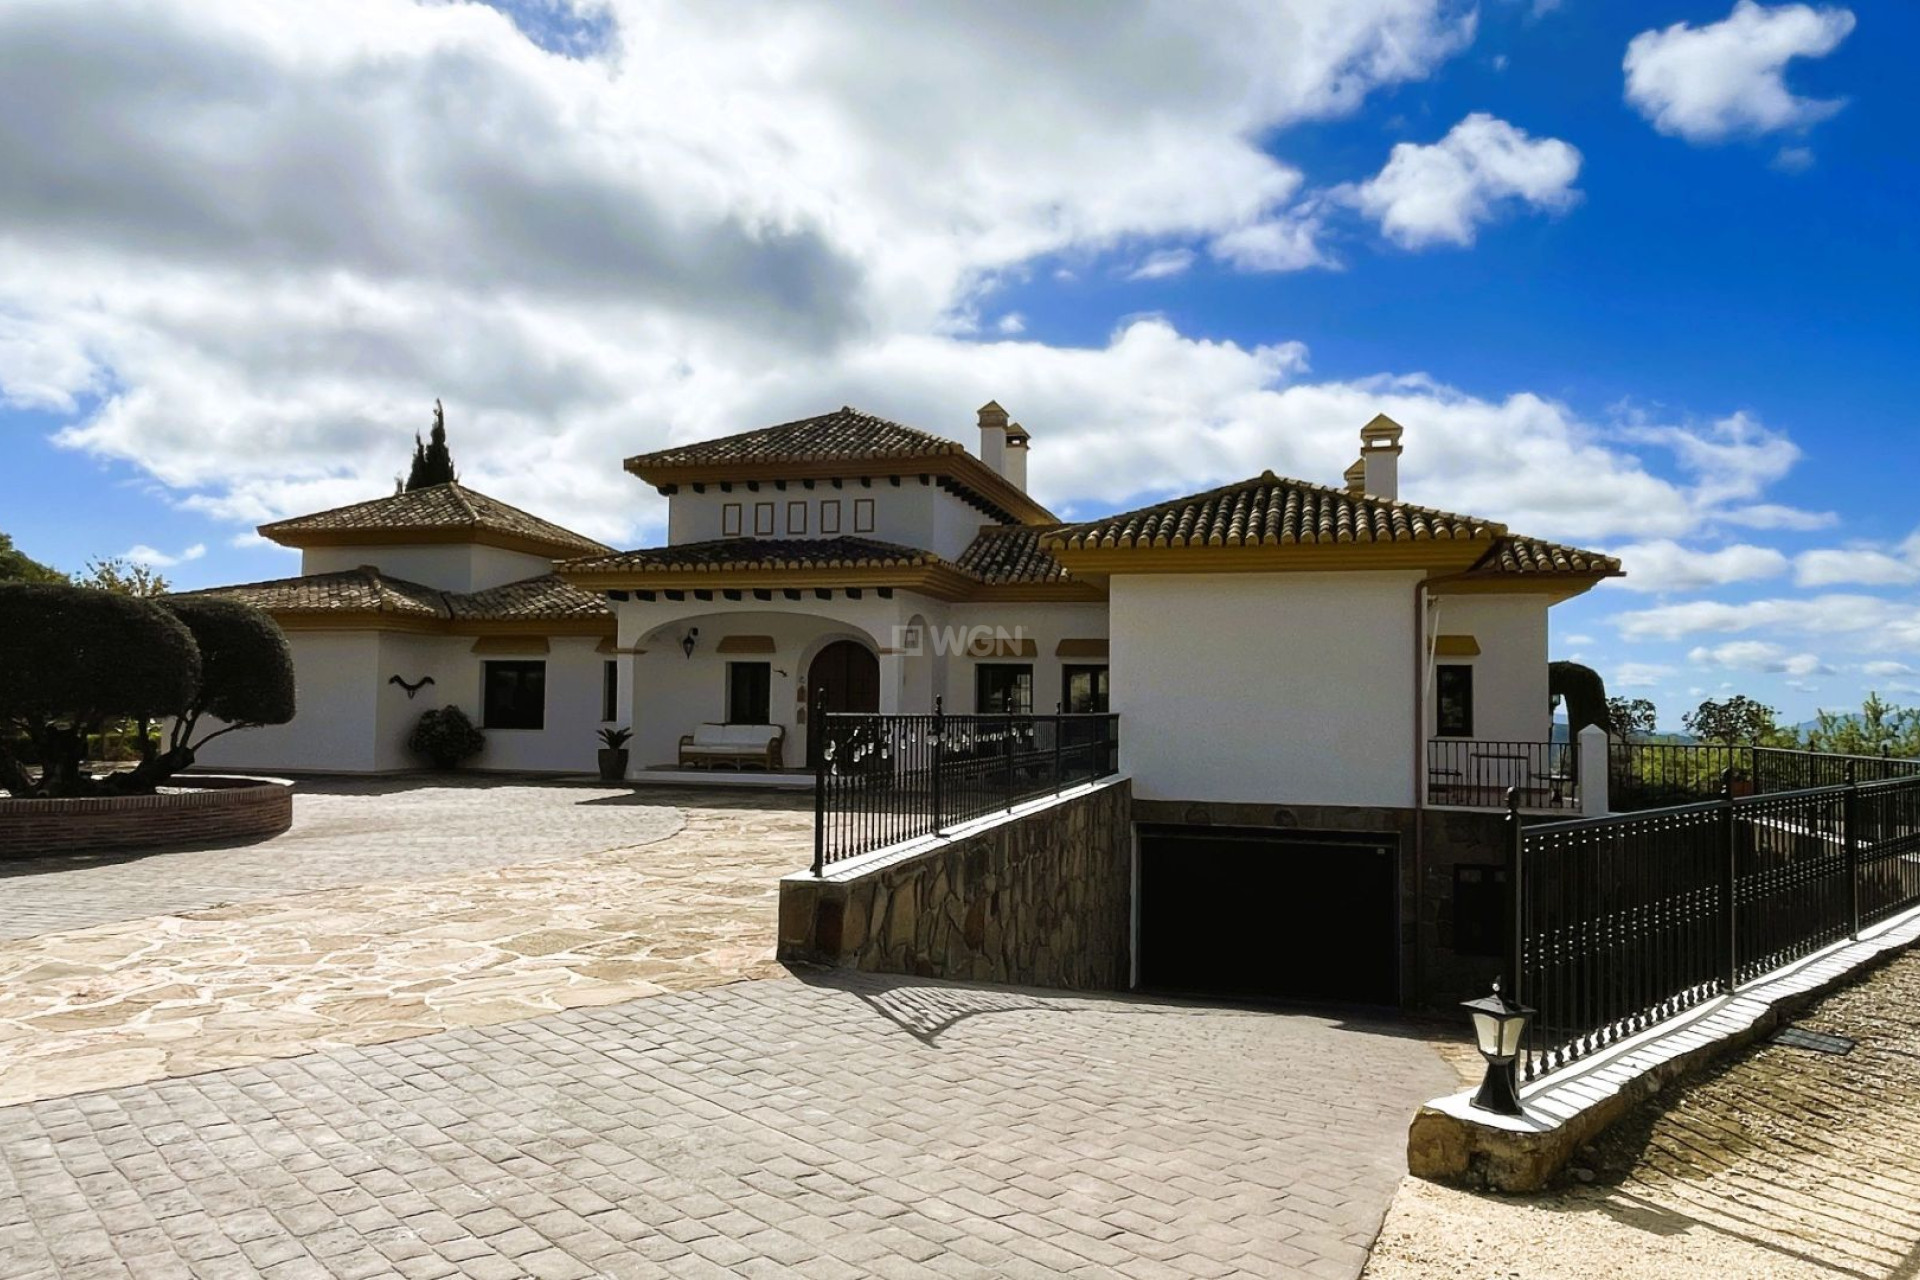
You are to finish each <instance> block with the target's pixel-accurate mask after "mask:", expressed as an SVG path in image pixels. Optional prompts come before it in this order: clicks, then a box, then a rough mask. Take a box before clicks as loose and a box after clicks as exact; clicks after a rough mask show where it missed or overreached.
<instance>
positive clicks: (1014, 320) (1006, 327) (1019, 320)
mask: <svg viewBox="0 0 1920 1280" xmlns="http://www.w3.org/2000/svg"><path fill="white" fill-rule="evenodd" d="M993 327H994V328H995V329H996V330H998V331H999V332H1001V333H1005V334H1015V333H1025V332H1026V330H1027V318H1026V317H1025V316H1023V315H1021V314H1020V313H1019V312H1018V311H1009V312H1007V314H1005V315H1003V316H1001V317H1000V320H999V323H997V324H995V325H994V326H993Z"/></svg>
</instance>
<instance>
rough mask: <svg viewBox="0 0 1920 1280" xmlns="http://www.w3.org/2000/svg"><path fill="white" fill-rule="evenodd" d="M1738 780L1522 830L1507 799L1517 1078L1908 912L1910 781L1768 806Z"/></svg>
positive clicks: (1917, 894)
mask: <svg viewBox="0 0 1920 1280" xmlns="http://www.w3.org/2000/svg"><path fill="white" fill-rule="evenodd" d="M1840 767H1841V769H1842V770H1843V773H1844V771H1845V769H1846V762H1845V761H1843V762H1842V764H1841V766H1840ZM1858 772H1859V770H1858V767H1857V763H1856V767H1855V769H1854V776H1855V778H1856V779H1857V775H1858ZM1734 781H1735V779H1734V778H1733V777H1732V776H1727V777H1723V780H1722V784H1721V794H1720V795H1719V796H1718V797H1717V798H1715V799H1712V800H1708V801H1703V802H1699V803H1694V804H1686V805H1679V806H1674V807H1670V808H1664V809H1657V810H1652V811H1649V812H1644V813H1629V814H1619V815H1615V816H1612V817H1606V818H1592V819H1583V820H1576V821H1572V822H1555V823H1547V824H1536V825H1532V826H1526V825H1523V823H1522V821H1521V818H1520V815H1519V811H1518V808H1517V802H1518V797H1515V798H1514V801H1513V802H1512V803H1511V804H1510V812H1509V816H1508V823H1509V828H1510V835H1509V848H1508V853H1507V857H1508V868H1507V883H1508V894H1509V898H1508V907H1509V912H1510V919H1511V925H1510V929H1509V936H1508V954H1507V969H1508V973H1509V974H1515V975H1518V981H1517V983H1516V984H1515V985H1516V986H1517V994H1516V993H1514V992H1509V994H1510V995H1515V998H1517V999H1519V1000H1521V1001H1522V1002H1524V1003H1526V1004H1529V1005H1531V1006H1533V1008H1534V1009H1535V1011H1536V1012H1535V1015H1534V1018H1533V1020H1532V1023H1531V1024H1530V1026H1529V1029H1528V1036H1527V1039H1528V1043H1527V1046H1526V1049H1525V1053H1524V1056H1523V1059H1522V1066H1523V1071H1524V1074H1525V1077H1526V1078H1527V1079H1533V1078H1534V1077H1536V1076H1538V1075H1541V1074H1544V1073H1545V1072H1548V1071H1552V1070H1555V1069H1557V1068H1559V1067H1562V1066H1565V1065H1567V1064H1568V1063H1570V1062H1574V1061H1577V1060H1578V1059H1580V1058H1582V1057H1585V1056H1586V1055H1588V1054H1591V1053H1593V1052H1595V1051H1596V1050H1599V1049H1603V1048H1605V1047H1606V1046H1608V1045H1610V1044H1614V1043H1616V1042H1618V1041H1620V1040H1622V1039H1625V1038H1626V1037H1628V1036H1631V1035H1634V1034H1636V1033H1637V1032H1639V1031H1642V1030H1644V1029H1646V1028H1647V1027H1650V1026H1652V1025H1653V1024H1654V1023H1657V1022H1660V1021H1662V1020H1664V1019H1666V1018H1670V1017H1672V1016H1674V1015H1675V1014H1678V1013H1681V1012H1683V1011H1685V1010H1687V1009H1689V1008H1692V1007H1693V1006H1695V1005H1697V1004H1700V1003H1701V1002H1702V1001H1705V1000H1708V999H1711V998H1713V997H1715V996H1720V995H1724V994H1726V993H1728V992H1731V991H1733V990H1734V989H1735V988H1736V987H1738V986H1739V985H1740V984H1741V983H1744V982H1748V981H1751V980H1752V979H1754V978H1757V977H1759V976H1761V975H1762V974H1765V973H1768V972H1770V971H1771V970H1774V969H1777V968H1779V967H1780V966H1781V965H1783V964H1788V963H1790V962H1792V961H1794V960H1797V959H1799V958H1801V957H1802V956H1805V955H1808V954H1810V953H1812V952H1814V951H1817V950H1819V949H1820V948H1821V947H1824V946H1826V945H1828V944H1829V943H1832V942H1835V941H1838V940H1839V939H1841V938H1845V937H1849V936H1857V935H1858V933H1859V931H1860V929H1861V927H1862V926H1863V925H1865V924H1871V923H1873V922H1875V921H1878V920H1881V919H1884V918H1886V917H1887V916H1890V915H1892V914H1894V913H1895V912H1898V911H1900V910H1902V909H1904V908H1906V907H1910V906H1912V905H1914V904H1915V903H1920V777H1905V778H1895V779H1890V780H1885V781H1873V782H1865V783H1861V782H1858V781H1857V780H1856V781H1848V782H1842V783H1841V784H1840V785H1837V786H1819V787H1812V788H1804V789H1799V790H1793V791H1784V792H1778V793H1774V794H1765V795H1762V794H1755V795H1739V794H1735V789H1734V786H1733V783H1734Z"/></svg>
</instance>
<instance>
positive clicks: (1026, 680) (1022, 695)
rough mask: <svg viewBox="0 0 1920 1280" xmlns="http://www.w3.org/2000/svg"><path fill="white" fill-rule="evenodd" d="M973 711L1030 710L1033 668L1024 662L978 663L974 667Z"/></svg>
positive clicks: (995, 713) (1014, 712)
mask: <svg viewBox="0 0 1920 1280" xmlns="http://www.w3.org/2000/svg"><path fill="white" fill-rule="evenodd" d="M974 710H975V711H977V712H979V713H980V714H981V715H1004V714H1006V713H1009V712H1011V713H1013V714H1015V715H1026V714H1029V713H1031V712H1032V711H1033V668H1032V667H1031V666H1029V665H1027V664H1026V663H1012V662H983V663H980V664H979V665H978V666H976V667H975V668H974Z"/></svg>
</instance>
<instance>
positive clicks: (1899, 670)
mask: <svg viewBox="0 0 1920 1280" xmlns="http://www.w3.org/2000/svg"><path fill="white" fill-rule="evenodd" d="M1860 670H1861V671H1862V672H1863V673H1865V674H1867V675H1870V676H1873V677H1875V678H1876V679H1885V678H1887V677H1890V676H1911V675H1920V672H1916V671H1915V670H1914V669H1913V668H1912V667H1910V666H1908V665H1907V664H1906V663H1904V662H1886V661H1881V662H1869V663H1867V664H1865V665H1864V666H1862V667H1861V668H1860Z"/></svg>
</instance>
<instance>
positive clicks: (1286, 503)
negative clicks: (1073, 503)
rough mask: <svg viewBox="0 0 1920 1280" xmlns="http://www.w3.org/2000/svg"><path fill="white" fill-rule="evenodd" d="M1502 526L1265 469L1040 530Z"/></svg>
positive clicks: (1152, 537) (1260, 532)
mask: <svg viewBox="0 0 1920 1280" xmlns="http://www.w3.org/2000/svg"><path fill="white" fill-rule="evenodd" d="M1505 532H1506V529H1505V527H1504V526H1502V525H1499V524H1495V523H1493V522H1491V521H1486V520H1478V519H1475V518H1474V517H1472V516H1460V515H1453V514H1451V513H1449V512H1445V511H1435V510H1433V509H1431V508H1428V507H1417V506H1414V505H1413V504H1411V503H1407V502H1389V501H1386V500H1385V499H1382V498H1374V497H1355V496H1353V495H1351V494H1349V493H1347V492H1346V491H1345V490H1343V489H1330V488H1326V487H1323V486H1321V485H1313V484H1307V483H1305V482H1304V481H1300V480H1289V479H1286V478H1284V477H1281V476H1276V475H1274V474H1273V472H1271V471H1268V472H1266V473H1264V474H1262V475H1258V476H1255V477H1254V478H1253V479H1251V480H1243V481H1241V482H1240V483H1238V484H1230V485H1226V486H1224V487H1222V488H1219V489H1210V490H1208V491H1207V492H1205V493H1196V494H1193V495H1191V496H1189V497H1185V498H1175V499H1173V500H1171V501H1169V502H1161V503H1156V504H1154V505H1153V506H1150V507H1141V508H1140V509H1138V510H1136V511H1125V512H1121V513H1120V514H1119V515H1113V516H1106V517H1104V518H1102V519H1099V520H1090V521H1087V522H1085V523H1082V524H1076V525H1067V526H1065V527H1063V528H1060V529H1057V530H1053V531H1051V532H1049V533H1047V534H1046V535H1045V538H1044V540H1045V542H1046V543H1047V545H1048V546H1049V547H1050V548H1068V549H1073V550H1081V549H1086V550H1091V549H1094V548H1100V547H1202V546H1250V545H1267V546H1289V545H1317V544H1329V543H1354V542H1359V543H1367V542H1422V541H1427V540H1432V539H1465V538H1476V537H1490V536H1496V535H1499V534H1504V533H1505Z"/></svg>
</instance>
